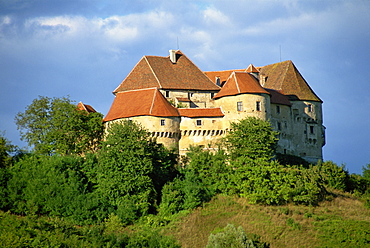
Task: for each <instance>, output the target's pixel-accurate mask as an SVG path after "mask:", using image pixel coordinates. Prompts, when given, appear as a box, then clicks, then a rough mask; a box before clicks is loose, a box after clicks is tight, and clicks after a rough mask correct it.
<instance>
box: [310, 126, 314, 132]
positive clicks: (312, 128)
mask: <svg viewBox="0 0 370 248" xmlns="http://www.w3.org/2000/svg"><path fill="white" fill-rule="evenodd" d="M314 130H315V129H314V126H310V134H314Z"/></svg>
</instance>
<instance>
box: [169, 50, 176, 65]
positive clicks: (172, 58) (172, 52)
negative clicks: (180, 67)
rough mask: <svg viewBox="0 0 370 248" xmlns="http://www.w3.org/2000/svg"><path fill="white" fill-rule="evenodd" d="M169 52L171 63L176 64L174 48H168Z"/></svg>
mask: <svg viewBox="0 0 370 248" xmlns="http://www.w3.org/2000/svg"><path fill="white" fill-rule="evenodd" d="M169 52H170V60H171V62H172V64H176V50H170V51H169Z"/></svg>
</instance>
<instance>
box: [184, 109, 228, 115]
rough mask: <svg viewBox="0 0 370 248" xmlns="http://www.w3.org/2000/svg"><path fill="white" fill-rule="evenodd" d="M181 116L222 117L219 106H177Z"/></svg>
mask: <svg viewBox="0 0 370 248" xmlns="http://www.w3.org/2000/svg"><path fill="white" fill-rule="evenodd" d="M178 111H179V113H180V115H181V116H184V117H223V116H224V114H223V113H222V111H221V109H220V108H179V109H178Z"/></svg>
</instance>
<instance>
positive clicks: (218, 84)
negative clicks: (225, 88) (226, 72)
mask: <svg viewBox="0 0 370 248" xmlns="http://www.w3.org/2000/svg"><path fill="white" fill-rule="evenodd" d="M216 85H217V86H220V87H221V78H220V77H216Z"/></svg>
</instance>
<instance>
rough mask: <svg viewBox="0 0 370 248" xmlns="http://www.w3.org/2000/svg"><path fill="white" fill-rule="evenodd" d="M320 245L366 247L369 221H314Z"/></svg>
mask: <svg viewBox="0 0 370 248" xmlns="http://www.w3.org/2000/svg"><path fill="white" fill-rule="evenodd" d="M315 227H316V229H317V230H318V233H319V238H320V240H321V242H320V243H321V247H368V246H369V244H370V231H369V230H370V222H369V221H361V220H357V221H353V220H343V219H327V220H323V221H318V222H315Z"/></svg>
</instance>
